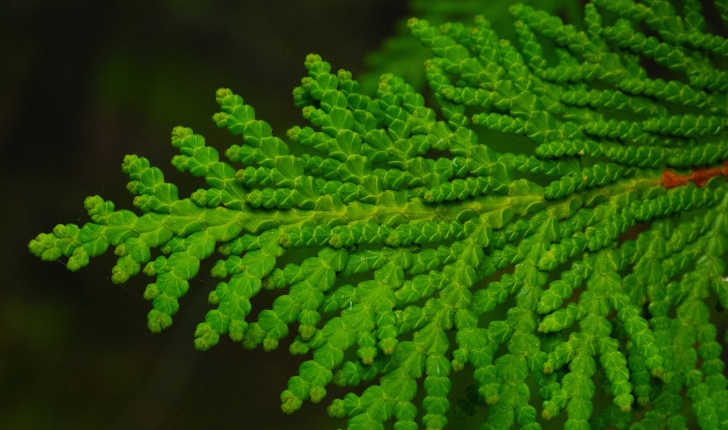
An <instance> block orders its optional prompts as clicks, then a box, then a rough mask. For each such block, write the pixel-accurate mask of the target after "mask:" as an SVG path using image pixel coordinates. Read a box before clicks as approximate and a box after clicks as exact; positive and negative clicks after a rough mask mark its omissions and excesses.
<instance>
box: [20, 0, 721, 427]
mask: <svg viewBox="0 0 728 430" xmlns="http://www.w3.org/2000/svg"><path fill="white" fill-rule="evenodd" d="M727 4H728V2H725V1H720V0H719V1H717V2H716V6H717V8H718V10H719V11H720V12H721V13H724V14H725V13H726V11H727V10H728V6H726V5H727ZM700 8H701V5H700V3H699V2H697V1H695V0H686V1H685V2H684V3H683V4H682V5H681V8H680V9H681V12H682V15H678V11H676V9H675V7H674V6H673V5H671V4H670V3H668V2H666V1H663V0H649V1H644V2H643V3H635V2H633V1H631V0H595V1H593V2H592V3H589V4H587V5H586V8H585V11H584V19H583V27H582V28H583V30H580V29H579V28H578V27H576V26H574V25H565V24H563V23H562V21H561V19H560V18H558V17H555V16H551V15H549V14H548V13H546V12H543V11H536V10H534V9H533V8H531V7H530V6H524V5H517V6H514V7H512V8H510V12H511V14H512V15H513V16H514V17H515V19H516V22H515V31H516V34H517V38H518V40H517V45H518V46H519V48H517V47H516V46H515V45H516V44H512V43H511V42H509V41H508V40H502V39H499V38H498V36H497V35H496V33H495V32H494V31H493V30H492V29H491V27H490V24H489V22H488V21H487V20H486V19H485V18H483V17H482V16H478V17H476V18H475V21H474V24H473V25H472V26H468V25H464V24H459V23H454V24H445V25H442V26H440V27H434V26H431V25H430V24H429V23H428V21H426V20H418V19H411V20H410V21H409V23H408V25H409V28H410V29H411V32H412V34H413V35H414V37H415V38H417V39H419V41H420V42H421V43H422V44H423V45H424V46H425V47H427V48H430V49H431V51H432V58H431V59H429V60H428V61H427V62H426V64H425V78H426V80H427V82H428V83H429V87H430V89H431V90H432V91H433V94H434V101H435V102H436V103H437V104H438V106H439V111H438V112H436V111H435V110H433V109H431V108H429V107H427V106H426V103H425V98H424V97H423V95H421V94H419V93H417V92H415V90H414V88H413V87H412V86H410V85H408V84H407V83H406V82H405V81H404V80H403V79H402V78H400V77H397V76H394V75H391V74H384V75H382V77H381V79H380V82H379V85H378V88H377V94H376V97H374V98H371V97H369V96H367V95H364V94H361V93H360V91H359V84H358V83H357V82H356V81H355V80H353V79H352V76H351V74H350V73H349V72H346V71H344V70H340V71H338V72H337V73H331V67H330V65H329V64H328V63H326V62H325V61H323V60H322V59H321V58H320V57H318V56H316V55H309V56H308V57H307V58H306V62H305V66H306V68H307V70H308V76H307V77H305V78H303V80H302V84H301V86H300V87H298V88H296V89H295V90H294V92H293V95H294V100H295V103H296V105H297V106H299V107H301V108H302V112H303V117H304V118H305V119H307V120H308V121H309V122H310V124H311V126H305V127H298V126H296V127H293V128H291V129H290V130H288V133H287V135H288V139H289V141H290V142H291V143H297V144H300V145H301V146H302V147H303V148H304V150H303V151H301V152H302V155H300V156H298V155H292V154H291V152H290V149H289V144H288V143H286V142H285V141H283V140H282V139H280V138H278V137H276V136H274V135H273V133H272V130H271V127H270V126H269V125H268V124H267V123H266V122H264V121H262V120H258V119H256V118H255V111H254V109H253V108H252V107H251V106H249V105H246V104H245V103H244V100H243V98H242V97H241V96H239V95H236V94H234V93H233V92H232V91H231V90H229V89H220V90H218V91H217V95H216V100H217V102H218V104H219V105H220V110H221V111H220V112H219V113H217V114H215V115H214V117H213V119H214V121H215V122H216V123H217V125H218V126H219V127H224V128H227V129H228V130H229V131H230V132H231V133H232V134H234V135H240V136H241V137H242V140H243V142H242V144H241V145H233V146H231V147H230V148H229V149H228V150H227V151H226V152H225V155H226V156H227V157H228V159H229V163H228V162H225V161H221V160H220V156H219V153H218V151H217V150H216V149H214V148H213V147H211V146H207V145H206V143H205V139H204V138H203V137H202V136H199V135H196V134H194V133H193V132H192V130H190V129H188V128H184V127H176V128H175V129H174V130H173V132H172V145H173V146H175V147H177V148H179V150H180V153H181V155H178V156H176V157H174V159H173V160H172V164H173V165H174V166H175V167H176V168H177V169H178V170H180V171H189V172H190V173H191V174H193V175H195V176H201V177H204V179H205V181H206V182H207V185H208V188H205V189H200V190H198V191H196V192H195V193H193V194H192V196H191V197H189V198H184V199H180V198H179V196H178V192H177V188H176V187H175V185H173V184H170V183H166V182H165V181H164V176H163V174H162V172H161V170H159V169H158V168H156V167H152V166H150V164H149V162H148V160H146V159H145V158H141V157H137V156H135V155H130V156H127V157H126V158H125V159H124V163H123V170H124V172H125V173H127V174H128V175H129V177H130V179H131V182H129V184H128V186H127V188H128V189H129V191H130V192H131V193H132V194H134V195H135V196H136V197H135V199H134V206H136V207H137V208H138V209H139V210H140V211H141V212H143V215H137V214H136V213H134V212H131V211H128V210H119V211H116V210H115V207H114V204H113V203H111V202H108V201H104V200H103V199H102V198H101V197H99V196H94V197H89V198H87V199H86V201H85V206H86V209H87V210H88V212H89V215H90V216H91V219H92V220H93V222H91V223H87V224H85V225H84V226H83V227H77V226H75V225H73V224H68V225H59V226H57V227H56V228H55V229H54V231H53V233H50V234H40V235H39V236H38V237H37V238H36V239H35V240H33V241H31V243H30V245H29V247H30V250H31V251H32V252H33V253H34V254H36V255H38V256H40V257H41V258H42V259H43V260H47V261H52V260H56V259H58V258H59V257H61V256H66V257H68V263H67V267H68V268H69V269H70V270H78V269H79V268H81V267H83V266H85V265H87V264H88V262H89V259H90V257H94V256H97V255H100V254H101V253H103V252H105V251H106V249H107V248H108V247H109V245H112V246H114V247H115V253H116V254H117V255H118V256H119V259H118V262H117V265H116V266H115V267H114V268H113V269H112V272H113V278H112V280H113V281H114V282H116V283H123V282H125V281H126V280H128V279H129V277H130V276H133V275H136V274H138V272H139V271H140V270H141V268H142V265H143V266H144V272H145V273H146V274H147V275H149V276H153V277H155V281H154V282H153V283H151V284H149V285H148V287H147V289H146V291H145V293H144V296H145V298H147V299H148V300H151V301H152V304H153V310H152V311H151V312H150V313H149V316H148V323H149V328H150V329H151V330H152V331H154V332H158V331H161V330H162V329H164V328H166V327H169V326H170V325H171V324H172V316H173V315H174V314H175V313H176V312H177V311H178V309H179V303H178V300H179V299H180V298H181V297H182V296H183V295H184V294H185V293H186V292H187V290H188V287H189V284H188V281H189V280H190V279H192V278H193V277H195V276H196V275H197V272H198V271H199V267H200V261H201V260H203V259H206V258H208V257H210V256H211V255H212V254H213V253H214V252H215V250H216V248H217V251H218V253H219V254H220V255H221V257H219V258H220V259H219V260H218V261H217V263H216V264H215V267H214V268H213V270H212V275H213V276H214V277H219V278H223V279H225V281H223V282H220V283H219V284H218V285H217V287H216V288H215V290H214V291H212V292H211V293H210V296H209V302H210V303H211V304H212V305H213V306H214V307H215V308H214V309H213V310H211V311H209V312H208V313H207V316H206V317H205V321H204V322H203V323H200V324H199V325H198V327H197V330H196V332H195V345H196V347H197V348H198V349H201V350H206V349H208V348H210V347H212V346H214V345H215V344H217V343H218V342H219V340H220V336H222V335H228V336H229V337H230V338H231V339H232V340H233V341H235V342H241V343H242V345H243V346H245V347H246V348H254V347H256V346H258V345H261V344H262V345H263V348H264V349H265V350H272V349H275V348H276V347H277V346H278V344H279V341H280V340H281V339H283V338H284V337H286V336H288V335H289V330H291V329H295V330H297V331H298V334H297V335H295V340H294V341H293V343H292V344H291V346H290V352H291V353H292V354H300V355H306V356H307V357H306V359H305V360H304V361H303V363H302V364H301V366H300V368H299V374H298V375H296V376H293V377H292V378H291V379H290V381H289V383H288V388H287V389H286V390H285V391H283V393H282V394H281V400H282V409H283V411H284V412H288V413H290V412H293V411H295V410H297V409H299V408H300V407H301V405H302V403H303V401H305V400H310V401H312V402H319V401H321V400H322V399H323V398H324V397H325V396H326V394H327V387H328V386H329V385H330V384H331V383H332V382H333V383H335V384H336V385H339V386H352V387H353V386H359V385H364V386H366V388H364V389H363V390H359V391H357V392H359V393H360V394H359V395H357V394H355V393H353V392H350V393H349V394H347V395H346V396H344V398H343V399H336V400H334V401H333V402H332V403H331V406H330V407H329V414H330V415H332V416H334V417H339V418H343V417H347V416H348V417H350V418H349V423H348V428H349V429H352V430H360V429H382V428H384V426H383V423H386V422H390V421H395V424H394V428H395V429H399V430H402V429H413V428H417V427H418V424H417V422H416V420H417V421H421V422H422V423H423V424H424V425H425V427H426V428H428V429H439V428H443V427H445V425H446V424H447V422H448V418H447V417H446V416H452V415H453V414H448V411H449V410H450V409H451V402H452V401H456V402H457V403H456V407H455V409H456V411H455V414H454V415H455V416H467V415H472V414H474V413H475V412H476V411H477V410H479V409H484V410H485V411H486V413H487V418H486V421H485V423H484V424H483V425H482V426H481V428H482V429H507V428H511V427H513V426H516V425H517V426H519V427H520V428H525V429H536V428H540V425H541V424H540V423H542V422H544V420H548V419H551V418H553V417H556V416H558V415H560V414H561V413H562V412H563V411H564V410H565V413H566V416H567V419H566V421H565V428H568V429H572V430H574V429H587V428H619V429H622V428H627V427H629V428H631V429H643V428H644V429H653V428H670V429H679V428H687V427H688V426H689V425H691V424H690V421H688V420H689V419H695V420H696V421H697V424H698V425H699V426H700V428H703V429H719V428H725V427H726V426H728V391H727V390H726V384H727V383H728V381H727V380H726V378H725V376H724V374H723V370H724V362H723V361H722V360H721V358H720V356H721V354H722V346H721V344H720V343H719V342H718V341H717V340H716V339H717V336H718V328H717V326H716V324H715V322H716V320H717V319H718V318H719V317H720V316H721V315H722V314H720V313H719V312H711V310H710V308H709V306H718V307H723V308H724V307H728V282H726V281H724V280H723V272H724V265H725V264H724V254H725V251H726V249H727V247H728V242H727V241H726V238H727V237H728V193H727V192H726V191H728V186H726V184H725V181H724V180H723V179H722V178H717V177H716V178H713V179H710V180H709V181H707V184H704V182H705V181H698V180H697V176H689V175H688V174H689V173H690V172H691V171H692V172H693V175H697V174H698V172H697V171H696V169H698V168H706V167H711V166H714V165H716V164H717V163H720V162H722V161H724V160H725V159H726V158H728V142H727V141H726V140H725V132H724V127H725V124H724V123H725V121H726V117H727V112H726V109H728V108H727V106H728V103H727V102H728V100H727V99H726V91H727V90H728V78H727V77H726V73H725V72H724V71H721V70H720V69H719V68H718V65H719V64H720V63H721V57H723V56H725V55H727V54H728V42H726V41H725V39H724V38H723V37H721V36H716V35H713V34H710V33H708V32H707V31H706V23H705V20H704V19H703V17H702V16H703V15H702V12H701V10H700ZM723 18H724V20H725V19H726V16H725V15H723ZM644 29H649V33H650V34H654V35H650V36H647V35H646V34H644V33H643V32H642V31H644ZM544 41H549V43H553V44H555V45H556V46H557V48H556V49H555V51H554V52H555V56H551V55H550V53H547V52H545V51H544V48H543V46H544ZM648 59H649V60H650V61H652V62H654V63H656V64H658V65H660V66H662V67H664V68H666V69H668V70H669V76H670V78H669V79H663V78H650V77H648V75H647V71H646V70H645V68H643V67H642V66H641V65H640V64H641V61H643V60H648ZM478 129H480V130H482V129H490V130H494V131H497V132H501V133H507V134H515V135H519V136H522V137H521V138H523V136H525V138H527V139H530V140H531V141H532V142H533V144H534V146H533V150H532V153H530V154H529V153H520V154H514V153H509V152H506V153H499V152H496V151H495V150H494V149H493V148H492V146H493V145H491V143H492V144H495V142H489V141H487V140H485V139H483V138H480V137H479V135H478V133H477V130H478ZM489 136H490V135H489ZM484 140H485V141H484ZM233 166H236V167H233ZM668 170H677V171H678V173H684V174H685V176H684V177H685V178H687V179H686V180H685V183H684V184H675V183H671V182H669V181H667V180H666V179H664V178H665V177H664V176H663V173H664V172H666V171H668ZM721 174H725V169H722V170H721V169H715V171H713V173H710V174H709V177H710V176H720V175H721ZM690 178H692V179H694V182H691V181H690ZM696 184H697V185H696ZM698 185H701V186H698ZM703 185H704V186H703ZM638 232H639V234H637V233H638ZM291 248H309V249H311V251H312V253H311V254H310V255H311V256H310V257H308V258H305V259H303V260H302V261H300V262H299V263H298V264H294V263H289V264H286V265H283V264H282V263H281V257H282V256H284V255H285V254H286V252H287V250H289V249H291ZM156 249H159V250H160V251H161V253H162V254H163V255H156V256H154V258H152V257H153V254H156V253H157V251H156ZM347 282H350V283H347ZM263 288H265V289H268V290H279V291H280V292H279V293H277V297H276V299H275V301H274V302H273V305H272V308H271V309H263V310H260V311H258V313H257V318H256V317H255V316H254V315H255V314H253V310H252V306H251V299H252V298H253V297H254V296H255V295H256V294H258V293H259V292H260V291H261V289H263ZM716 300H717V303H718V305H715V303H716ZM251 314H252V315H251ZM711 319H712V321H711ZM309 353H310V354H309ZM466 368H467V369H470V371H472V372H473V379H474V382H473V383H472V384H471V386H470V387H469V388H468V389H467V390H466V395H465V396H463V397H462V398H459V399H457V398H456V396H452V395H451V388H452V387H451V380H450V375H451V373H453V372H459V371H463V369H466ZM533 390H536V391H537V392H538V394H536V393H531V391H533ZM418 392H423V393H424V397H423V399H422V400H421V403H420V404H419V406H421V408H422V410H419V409H418V406H416V405H415V404H414V403H413V400H415V397H416V396H417V395H418ZM598 392H599V393H601V394H598ZM420 396H421V395H420ZM600 396H601V397H606V398H608V399H609V401H610V402H611V405H605V404H603V403H600V402H598V401H597V399H598V398H599V397H600ZM683 403H686V404H687V405H689V408H692V416H690V415H689V414H687V415H686V412H687V411H688V410H689V408H688V409H686V408H684V407H683ZM693 417H694V418H693Z"/></svg>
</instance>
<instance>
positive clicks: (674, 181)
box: [662, 161, 728, 188]
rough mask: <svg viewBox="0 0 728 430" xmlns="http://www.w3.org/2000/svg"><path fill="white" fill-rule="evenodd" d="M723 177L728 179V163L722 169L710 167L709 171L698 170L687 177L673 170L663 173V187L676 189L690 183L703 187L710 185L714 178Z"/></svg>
mask: <svg viewBox="0 0 728 430" xmlns="http://www.w3.org/2000/svg"><path fill="white" fill-rule="evenodd" d="M718 175H723V176H727V177H728V161H726V162H725V163H724V164H723V166H722V167H709V168H707V169H697V170H693V171H692V172H690V173H688V174H687V175H678V174H677V173H675V172H673V171H672V170H665V171H664V172H662V185H664V186H665V187H666V188H675V187H678V186H680V185H685V184H687V183H688V182H690V181H693V182H695V185H697V186H699V187H702V186H704V185H705V184H707V183H708V180H709V179H710V178H712V177H714V176H718Z"/></svg>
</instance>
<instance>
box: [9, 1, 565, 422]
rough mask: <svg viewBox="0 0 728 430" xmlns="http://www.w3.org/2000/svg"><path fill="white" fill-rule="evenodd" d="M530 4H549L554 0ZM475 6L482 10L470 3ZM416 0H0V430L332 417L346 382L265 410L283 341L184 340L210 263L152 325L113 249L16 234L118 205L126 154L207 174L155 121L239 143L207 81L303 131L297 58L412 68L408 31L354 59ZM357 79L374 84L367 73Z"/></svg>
mask: <svg viewBox="0 0 728 430" xmlns="http://www.w3.org/2000/svg"><path fill="white" fill-rule="evenodd" d="M429 3H433V2H432V1H430V2H429ZM510 3H515V2H514V1H509V0H498V1H461V2H454V3H453V4H457V5H458V7H457V8H456V9H458V8H459V9H458V10H457V11H455V12H457V13H456V15H457V14H460V15H468V16H469V15H471V12H472V11H473V10H476V9H477V10H479V13H482V14H485V15H487V16H489V17H491V18H492V20H493V21H494V23H495V25H496V27H497V28H499V29H503V32H507V31H508V30H507V29H510V28H511V25H512V19H510V17H509V16H508V15H507V13H506V12H505V9H506V7H507V5H508V4H510ZM535 3H540V4H541V5H542V6H546V7H548V8H553V7H554V5H556V4H557V3H565V2H564V1H562V2H535ZM545 3H548V4H545ZM484 4H488V5H489V6H488V9H489V10H480V9H479V8H480V7H481V6H482V5H484ZM427 6H428V1H419V2H414V3H413V4H412V6H411V9H408V5H407V2H406V1H394V0H346V1H339V2H336V1H330V0H307V1H295V0H276V1H260V0H255V1H251V0H244V1H240V0H239V1H223V0H213V1H201V0H168V1H152V2H150V1H143V0H115V1H103V0H65V1H59V0H56V1H51V0H25V1H22V2H9V3H8V4H5V5H3V13H2V14H0V59H1V61H0V185H1V186H2V210H1V211H0V217H2V221H1V222H0V226H1V228H2V235H1V236H0V237H1V238H2V246H0V273H2V274H3V276H2V278H0V283H1V285H2V288H0V429H66V428H69V429H70V428H73V429H203V428H214V429H228V428H230V429H232V428H245V429H247V428H251V429H294V428H296V429H305V428H311V429H327V428H336V427H345V421H344V420H332V419H330V418H328V416H327V414H326V412H325V408H326V406H327V405H328V404H329V403H330V401H331V399H333V398H335V397H339V396H342V395H343V394H345V393H346V391H345V390H338V389H331V390H330V391H329V396H328V397H327V399H326V400H324V401H323V402H322V403H321V404H318V405H314V404H311V403H310V402H306V403H305V404H304V406H303V408H302V410H300V411H299V412H297V413H296V414H294V415H290V416H289V415H284V414H283V413H282V412H281V411H280V406H279V405H280V401H279V394H280V392H281V391H282V390H284V389H285V387H286V382H287V381H288V378H289V377H290V376H292V375H294V374H296V371H297V368H298V365H299V363H300V362H301V358H300V357H291V356H290V355H289V354H288V352H287V344H282V345H281V347H280V348H279V349H278V350H277V351H275V352H272V353H264V352H263V351H262V350H260V349H258V350H256V351H244V350H242V349H241V348H240V346H239V345H237V344H233V343H232V342H230V341H229V339H227V338H224V339H222V341H221V342H220V344H219V345H218V346H216V347H215V348H213V349H212V350H210V351H208V352H206V353H200V352H198V351H196V350H195V349H194V345H193V342H192V340H193V333H194V328H195V326H196V324H197V323H198V322H200V321H202V320H203V319H204V314H205V312H206V311H207V309H208V308H209V306H208V305H207V303H206V302H207V294H208V292H209V291H210V290H211V289H213V288H214V286H215V284H216V282H217V281H216V280H214V279H212V278H211V277H209V275H208V273H209V268H210V267H211V265H212V264H213V262H214V261H212V260H214V259H210V260H211V261H207V262H205V264H203V267H202V269H201V273H200V275H199V276H198V277H197V278H196V279H194V280H193V281H192V282H191V288H190V292H189V293H188V294H187V296H186V297H185V298H184V299H183V300H181V310H180V312H179V313H178V314H177V316H176V317H175V320H174V325H173V327H172V328H170V329H168V330H166V331H165V332H164V333H162V334H160V335H155V334H152V333H150V332H149V331H148V330H147V328H146V314H147V312H148V311H149V309H150V308H151V305H150V304H149V303H148V302H146V301H145V300H144V299H143V298H142V293H143V291H144V287H145V285H146V284H147V283H148V282H149V278H147V277H146V276H144V275H140V276H137V277H135V278H134V279H132V280H130V281H129V282H128V283H127V284H124V285H114V284H113V283H112V282H111V281H110V279H109V278H110V270H111V267H112V266H113V265H114V255H113V253H112V250H109V251H108V252H107V255H104V256H102V257H99V258H96V259H94V260H92V262H91V264H90V265H89V266H88V267H87V268H85V269H84V270H82V271H80V272H77V273H70V272H68V271H67V270H66V269H65V266H64V265H63V264H62V263H58V262H56V263H44V262H41V261H40V260H39V259H38V258H36V257H34V256H32V255H31V254H30V253H29V252H28V250H27V243H28V241H29V240H30V239H32V238H33V237H35V236H36V235H37V234H38V233H40V232H49V231H51V230H52V228H53V227H54V226H55V225H56V224H58V223H76V224H78V225H83V223H85V222H87V221H88V216H87V214H86V213H85V211H84V209H83V200H84V198H85V197H86V196H88V195H94V194H99V195H101V196H102V197H103V198H105V199H107V200H112V201H113V202H115V203H116V206H117V208H126V209H133V207H132V205H131V201H132V196H130V195H129V194H128V192H127V191H126V189H125V184H126V182H127V178H126V176H125V175H124V174H123V173H122V172H121V168H120V166H121V161H122V159H123V157H124V155H125V154H138V155H140V156H144V157H147V158H148V159H149V160H150V161H151V162H152V164H153V165H156V166H158V167H160V168H162V170H163V171H164V172H165V175H166V178H167V180H168V181H169V182H173V183H175V184H177V185H178V186H179V188H180V195H181V196H189V194H190V193H191V192H193V191H195V190H196V189H197V188H199V187H203V186H205V184H204V181H202V180H198V179H197V178H194V177H191V176H190V175H188V174H180V173H178V172H177V171H176V170H175V169H174V168H172V167H171V166H170V164H169V162H170V160H171V158H172V156H174V155H175V154H176V153H177V151H176V150H175V149H174V148H172V147H171V145H170V144H169V133H170V131H171V129H172V127H174V126H176V125H184V126H187V127H191V128H193V129H194V130H195V132H197V133H200V134H202V135H203V136H205V137H206V138H207V140H208V142H209V144H211V145H213V146H216V147H217V148H218V149H220V150H223V149H224V148H226V147H228V146H229V145H231V144H233V143H238V142H239V138H238V137H235V136H231V135H229V134H228V133H227V132H225V131H224V130H218V129H217V127H216V126H215V125H214V123H213V122H212V120H211V115H212V114H213V113H214V112H216V110H217V105H216V104H215V100H214V92H215V90H216V89H217V88H218V87H229V88H232V89H233V90H234V91H235V92H236V93H238V94H241V95H242V96H243V97H244V98H245V100H246V103H249V104H251V105H252V106H254V107H255V108H256V111H257V116H258V118H259V119H264V120H266V121H268V122H269V123H270V124H271V125H272V126H273V130H274V133H276V134H277V135H278V136H280V137H283V136H285V131H286V130H287V129H288V128H290V127H291V126H293V125H305V123H304V120H303V119H302V118H301V114H300V111H299V110H298V109H297V108H295V107H294V106H293V103H292V97H291V91H292V89H293V88H294V87H295V86H296V85H297V84H299V82H300V79H301V77H303V76H304V75H305V69H304V67H303V61H304V58H305V56H306V54H308V53H310V52H314V53H318V54H320V55H321V56H322V57H323V58H324V59H325V60H327V61H329V62H330V63H331V64H332V66H333V69H334V70H336V69H339V68H346V69H348V70H351V71H352V72H353V73H354V75H355V77H357V76H360V75H361V73H363V72H364V71H365V70H367V69H368V68H369V69H371V68H375V69H377V70H388V67H387V64H391V70H392V71H394V72H396V73H402V74H404V75H407V76H409V77H410V78H411V79H413V80H417V79H418V78H417V76H418V74H419V73H420V69H419V67H420V66H421V59H424V58H426V55H427V54H426V51H424V49H422V51H417V50H418V49H421V48H417V46H418V44H417V43H414V44H411V43H409V44H408V42H404V44H400V45H398V47H397V46H395V47H394V48H392V47H391V46H390V48H392V52H394V54H390V56H389V57H388V56H387V55H374V56H369V57H367V56H366V54H367V53H369V52H371V51H374V50H376V49H378V48H379V47H380V46H381V45H382V43H383V42H384V40H385V39H386V38H388V37H390V36H392V35H393V34H395V32H396V31H397V28H398V26H399V27H401V26H402V23H403V20H404V19H406V18H408V17H409V16H413V15H416V16H422V15H421V14H425V15H427V13H428V10H430V11H432V10H431V9H427ZM575 10H576V9H575V8H573V7H572V8H570V9H568V10H565V11H563V13H565V14H567V15H568V14H572V13H574V11H575ZM489 14H490V15H489ZM506 17H507V18H506ZM456 18H460V16H456ZM397 49H399V51H397ZM397 52H399V54H398V53H397ZM403 52H404V53H406V54H408V55H410V54H411V55H413V56H414V57H415V58H419V57H417V56H420V57H421V59H417V61H415V62H414V64H415V65H416V68H415V69H412V68H411V64H413V63H412V62H411V61H409V60H408V61H409V62H408V61H403V60H402V53H403ZM365 58H369V59H370V60H369V62H368V64H369V65H368V64H367V61H366V60H365ZM378 73H379V72H378V71H375V72H374V73H373V74H371V75H370V76H376V75H377V74H378ZM420 79H421V78H420ZM368 82H370V85H369V87H368V88H372V87H373V84H372V82H375V80H371V78H370V79H369V81H368ZM415 83H416V82H415ZM266 300H268V301H270V300H271V298H270V297H268V298H266V297H262V298H260V301H258V302H257V303H256V302H254V307H255V310H254V314H256V315H257V312H259V310H260V309H261V307H260V305H261V304H265V303H266ZM289 337H291V336H289ZM289 341H290V339H289ZM481 418H482V416H481ZM478 421H479V420H478V419H477V417H474V418H473V419H470V420H468V421H465V422H452V423H451V424H452V426H451V428H454V429H457V428H466V427H468V428H473V427H477V426H478V425H479V422H478Z"/></svg>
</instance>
